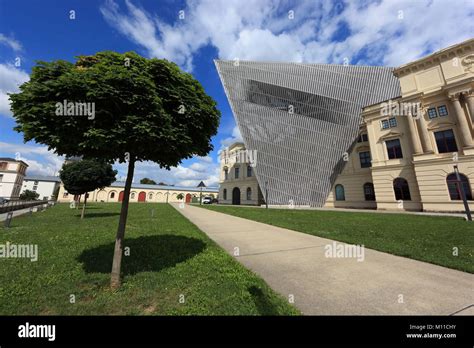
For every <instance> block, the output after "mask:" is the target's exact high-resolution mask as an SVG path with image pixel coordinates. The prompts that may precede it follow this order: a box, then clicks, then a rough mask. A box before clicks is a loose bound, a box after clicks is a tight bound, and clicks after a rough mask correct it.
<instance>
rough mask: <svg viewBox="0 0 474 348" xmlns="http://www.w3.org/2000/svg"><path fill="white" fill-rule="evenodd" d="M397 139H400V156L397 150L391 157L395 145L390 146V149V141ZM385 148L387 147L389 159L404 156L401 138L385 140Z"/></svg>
mask: <svg viewBox="0 0 474 348" xmlns="http://www.w3.org/2000/svg"><path fill="white" fill-rule="evenodd" d="M395 141H398V147H399V148H400V157H397V151H395V152H394V157H390V153H391V150H392V149H393V148H394V147H393V146H392V147H390V150H389V147H388V143H390V142H395ZM385 148H386V149H387V157H388V159H389V160H391V159H401V158H403V149H402V142H401V141H400V138H395V139H388V140H385Z"/></svg>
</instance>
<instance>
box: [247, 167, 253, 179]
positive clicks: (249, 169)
mask: <svg viewBox="0 0 474 348" xmlns="http://www.w3.org/2000/svg"><path fill="white" fill-rule="evenodd" d="M247 177H248V178H250V177H252V167H251V166H247Z"/></svg>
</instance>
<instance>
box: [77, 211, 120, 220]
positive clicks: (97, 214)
mask: <svg viewBox="0 0 474 348" xmlns="http://www.w3.org/2000/svg"><path fill="white" fill-rule="evenodd" d="M76 216H77V217H81V213H79V214H76ZM110 216H120V213H88V212H87V210H86V213H85V215H84V219H93V218H98V217H110Z"/></svg>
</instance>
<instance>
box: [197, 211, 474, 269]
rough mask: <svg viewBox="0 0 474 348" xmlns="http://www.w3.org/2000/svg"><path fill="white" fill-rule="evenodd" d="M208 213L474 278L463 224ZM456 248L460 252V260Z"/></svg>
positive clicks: (473, 238)
mask: <svg viewBox="0 0 474 348" xmlns="http://www.w3.org/2000/svg"><path fill="white" fill-rule="evenodd" d="M203 207H205V208H207V209H211V210H214V211H218V212H221V213H226V214H230V215H235V216H239V217H242V218H246V219H250V220H255V221H259V222H263V223H266V224H269V225H274V226H279V227H284V228H288V229H291V230H295V231H299V232H303V233H308V234H312V235H315V236H319V237H324V238H328V239H333V240H337V241H341V242H347V243H351V244H359V245H360V244H363V245H365V247H367V248H371V249H375V250H379V251H384V252H387V253H390V254H395V255H399V256H404V257H409V258H412V259H415V260H421V261H425V262H430V263H433V264H437V265H441V266H445V267H449V268H454V269H458V270H461V271H464V272H469V273H474V223H472V222H467V221H464V220H463V219H461V218H456V217H449V216H420V215H412V214H383V213H354V212H344V211H320V210H296V209H268V210H267V209H263V208H257V207H255V208H251V207H235V206H234V207H229V206H216V205H207V206H203ZM454 248H457V251H458V255H457V256H456V255H455V252H454V251H455V250H456V249H454Z"/></svg>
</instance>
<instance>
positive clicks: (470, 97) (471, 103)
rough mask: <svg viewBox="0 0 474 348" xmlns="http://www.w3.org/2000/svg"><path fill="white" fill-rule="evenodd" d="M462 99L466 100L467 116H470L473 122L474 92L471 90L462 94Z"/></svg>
mask: <svg viewBox="0 0 474 348" xmlns="http://www.w3.org/2000/svg"><path fill="white" fill-rule="evenodd" d="M464 99H465V100H466V103H467V107H468V109H469V114H470V115H471V120H472V122H474V91H472V90H471V91H469V92H466V93H465V94H464Z"/></svg>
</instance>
